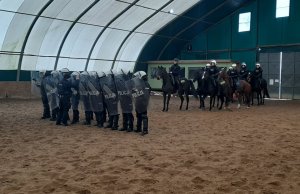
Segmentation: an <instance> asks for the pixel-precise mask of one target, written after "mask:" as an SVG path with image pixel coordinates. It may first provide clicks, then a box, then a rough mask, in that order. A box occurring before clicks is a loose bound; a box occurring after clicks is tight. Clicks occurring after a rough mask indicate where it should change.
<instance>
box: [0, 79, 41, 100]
mask: <svg viewBox="0 0 300 194" xmlns="http://www.w3.org/2000/svg"><path fill="white" fill-rule="evenodd" d="M38 97H39V90H38V89H37V88H35V87H34V86H32V85H31V82H30V81H25V82H23V81H22V82H16V81H11V82H10V81H5V82H4V81H3V82H0V99H1V98H2V99H3V98H22V99H29V98H38Z"/></svg>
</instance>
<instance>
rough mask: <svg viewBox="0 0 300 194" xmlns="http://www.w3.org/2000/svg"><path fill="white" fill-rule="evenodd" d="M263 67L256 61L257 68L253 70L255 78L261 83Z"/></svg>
mask: <svg viewBox="0 0 300 194" xmlns="http://www.w3.org/2000/svg"><path fill="white" fill-rule="evenodd" d="M262 73H263V69H262V68H261V67H260V64H259V63H256V65H255V69H254V70H253V72H252V76H253V78H254V79H255V80H256V81H258V82H259V84H261V79H262Z"/></svg>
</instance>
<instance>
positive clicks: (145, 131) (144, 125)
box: [141, 114, 148, 135]
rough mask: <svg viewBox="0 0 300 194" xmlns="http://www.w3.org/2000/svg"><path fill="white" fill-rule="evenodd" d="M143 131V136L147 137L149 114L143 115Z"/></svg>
mask: <svg viewBox="0 0 300 194" xmlns="http://www.w3.org/2000/svg"><path fill="white" fill-rule="evenodd" d="M142 118H143V131H142V134H141V135H146V134H148V116H147V114H143V116H142Z"/></svg>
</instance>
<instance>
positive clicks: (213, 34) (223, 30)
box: [207, 18, 231, 50]
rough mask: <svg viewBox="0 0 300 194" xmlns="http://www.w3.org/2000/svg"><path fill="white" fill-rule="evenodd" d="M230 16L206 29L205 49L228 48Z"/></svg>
mask: <svg viewBox="0 0 300 194" xmlns="http://www.w3.org/2000/svg"><path fill="white" fill-rule="evenodd" d="M230 28H231V27H230V18H227V19H225V20H224V21H222V22H221V23H219V24H217V25H215V26H213V27H211V28H210V30H209V31H207V43H208V45H207V49H208V50H223V49H229V48H230V41H231V37H230V33H231V29H230Z"/></svg>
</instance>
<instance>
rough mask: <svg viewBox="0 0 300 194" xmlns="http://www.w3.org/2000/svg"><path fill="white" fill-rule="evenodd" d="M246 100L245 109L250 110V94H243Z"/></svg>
mask: <svg viewBox="0 0 300 194" xmlns="http://www.w3.org/2000/svg"><path fill="white" fill-rule="evenodd" d="M245 95H246V99H247V108H250V93H248V94H245Z"/></svg>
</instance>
